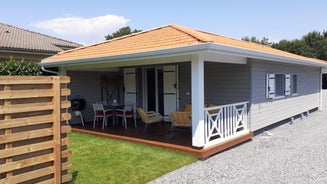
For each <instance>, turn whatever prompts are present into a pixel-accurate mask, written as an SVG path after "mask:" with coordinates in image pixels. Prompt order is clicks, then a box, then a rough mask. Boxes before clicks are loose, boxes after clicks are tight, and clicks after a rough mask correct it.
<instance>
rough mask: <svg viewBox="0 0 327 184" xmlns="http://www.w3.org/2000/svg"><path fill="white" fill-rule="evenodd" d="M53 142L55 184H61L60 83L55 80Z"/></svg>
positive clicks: (56, 78) (55, 78) (57, 78)
mask: <svg viewBox="0 0 327 184" xmlns="http://www.w3.org/2000/svg"><path fill="white" fill-rule="evenodd" d="M52 88H53V99H52V100H53V132H54V134H53V141H54V144H55V145H54V156H55V158H54V183H61V178H62V177H61V132H62V129H64V128H61V121H60V119H61V113H60V110H61V109H60V106H61V101H60V97H61V95H60V81H59V77H54V78H53V87H52Z"/></svg>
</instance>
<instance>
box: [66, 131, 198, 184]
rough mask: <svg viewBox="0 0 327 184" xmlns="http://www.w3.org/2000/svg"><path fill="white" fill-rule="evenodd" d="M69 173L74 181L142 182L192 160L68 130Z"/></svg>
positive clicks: (180, 154) (104, 182)
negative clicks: (69, 141)
mask: <svg viewBox="0 0 327 184" xmlns="http://www.w3.org/2000/svg"><path fill="white" fill-rule="evenodd" d="M69 137H71V138H72V143H71V144H70V145H69V146H68V147H69V149H70V150H72V151H73V155H72V156H71V157H70V158H69V161H70V162H71V163H73V167H72V168H71V169H70V172H71V173H73V175H74V181H73V182H72V183H76V184H83V183H85V184H90V183H92V184H96V183H99V184H100V183H101V184H107V183H133V184H135V183H145V182H148V181H151V180H153V179H155V178H157V177H159V176H161V175H163V174H165V173H167V172H170V171H173V170H175V169H177V168H180V167H182V166H184V165H187V164H190V163H192V162H195V161H196V160H197V159H196V158H195V157H192V156H190V155H187V154H184V153H179V152H173V151H168V150H164V149H160V148H156V147H150V146H146V145H141V144H133V143H129V142H124V141H117V140H112V139H107V138H101V137H96V136H92V135H85V134H79V133H69Z"/></svg>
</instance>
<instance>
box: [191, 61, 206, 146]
mask: <svg viewBox="0 0 327 184" xmlns="http://www.w3.org/2000/svg"><path fill="white" fill-rule="evenodd" d="M191 66H192V69H191V71H192V145H193V146H195V147H203V146H204V145H205V135H204V61H203V59H202V58H201V57H200V56H199V55H193V57H192V61H191Z"/></svg>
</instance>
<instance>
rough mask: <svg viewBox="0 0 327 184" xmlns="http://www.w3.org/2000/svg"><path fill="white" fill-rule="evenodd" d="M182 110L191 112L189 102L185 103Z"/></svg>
mask: <svg viewBox="0 0 327 184" xmlns="http://www.w3.org/2000/svg"><path fill="white" fill-rule="evenodd" d="M184 112H189V113H192V105H191V104H185V107H184Z"/></svg>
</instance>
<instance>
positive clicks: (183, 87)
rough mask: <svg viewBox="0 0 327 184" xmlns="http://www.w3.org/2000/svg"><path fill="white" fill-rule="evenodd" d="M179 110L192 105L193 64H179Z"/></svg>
mask: <svg viewBox="0 0 327 184" xmlns="http://www.w3.org/2000/svg"><path fill="white" fill-rule="evenodd" d="M178 75H179V76H178V82H179V85H178V89H179V108H183V107H184V105H185V104H187V103H191V91H192V89H191V62H185V63H179V64H178Z"/></svg>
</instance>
